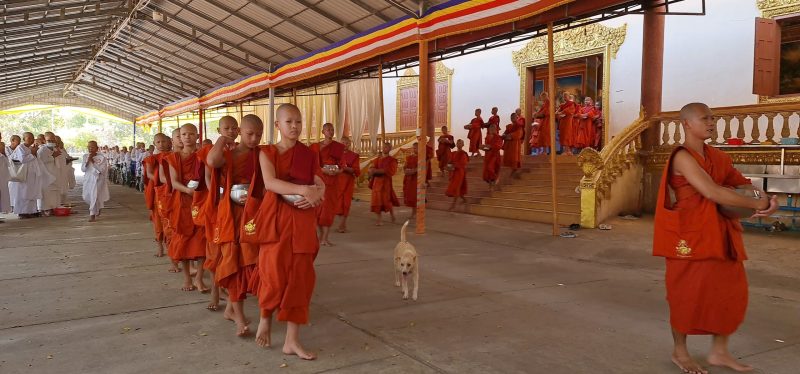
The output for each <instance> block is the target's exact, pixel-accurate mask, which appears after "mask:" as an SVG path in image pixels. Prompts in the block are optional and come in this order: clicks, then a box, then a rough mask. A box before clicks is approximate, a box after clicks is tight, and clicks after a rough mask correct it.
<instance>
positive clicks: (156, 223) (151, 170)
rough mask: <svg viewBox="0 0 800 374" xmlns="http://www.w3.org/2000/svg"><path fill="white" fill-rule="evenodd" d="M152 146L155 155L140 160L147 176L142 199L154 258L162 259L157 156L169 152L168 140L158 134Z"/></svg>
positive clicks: (162, 228)
mask: <svg viewBox="0 0 800 374" xmlns="http://www.w3.org/2000/svg"><path fill="white" fill-rule="evenodd" d="M153 144H154V145H155V147H156V151H157V153H155V154H153V155H150V156H147V157H145V158H144V159H143V160H142V164H144V171H145V176H147V184H146V185H145V187H144V197H145V204H146V205H147V209H148V210H149V211H150V221H152V222H153V231H154V232H155V241H156V243H158V251H157V252H156V257H163V256H164V245H165V244H167V235H166V233H165V232H164V231H165V230H164V222H162V220H161V215H160V214H159V213H158V206H157V203H156V186H158V185H160V184H161V183H160V181H159V178H158V163H159V159H160V158H161V157H160V156H159V155H160V154H165V153H166V152H169V149H170V139H169V137H167V136H166V135H164V134H162V133H158V134H156V136H155V137H154V138H153Z"/></svg>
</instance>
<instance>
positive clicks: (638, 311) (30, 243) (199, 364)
mask: <svg viewBox="0 0 800 374" xmlns="http://www.w3.org/2000/svg"><path fill="white" fill-rule="evenodd" d="M79 191H80V189H76V190H74V191H73V196H72V199H73V200H75V201H79V197H78V193H79ZM111 194H112V201H111V202H110V203H109V204H108V206H109V208H108V209H106V210H105V211H104V212H103V214H102V215H101V216H100V220H99V221H98V222H97V223H94V224H89V223H87V222H86V216H85V214H86V207H85V206H81V205H79V206H78V208H79V212H78V213H77V214H76V215H73V216H72V217H69V218H59V217H51V218H40V219H36V220H22V221H19V220H9V221H6V222H5V223H3V224H0V307H2V313H0V372H2V373H23V372H24V373H52V372H60V373H147V372H165V373H189V372H195V373H240V372H242V373H244V372H259V373H265V372H266V373H275V372H287V373H319V372H338V373H570V374H574V373H654V374H658V373H676V372H678V371H677V369H676V368H675V367H674V366H673V365H672V363H671V362H670V361H669V353H670V350H671V346H672V342H671V337H670V335H669V330H668V323H667V320H668V315H667V305H666V301H665V300H664V284H663V281H662V278H663V274H664V273H663V260H662V259H660V258H653V257H651V256H650V254H649V251H650V250H649V248H650V245H651V238H652V221H651V220H649V219H647V218H645V219H643V220H641V221H623V220H618V221H615V222H612V224H613V225H614V228H613V230H612V231H597V230H582V231H579V232H578V233H579V235H580V236H579V237H578V238H576V239H561V238H557V237H552V236H551V235H550V231H551V230H550V227H549V225H543V224H532V223H528V222H520V221H510V220H501V219H493V218H486V217H478V216H468V215H460V214H449V213H444V212H438V211H435V212H430V213H429V216H428V218H429V219H428V222H429V227H428V231H427V234H426V235H424V236H417V235H414V234H410V238H411V241H412V242H413V243H414V244H415V245H416V246H417V249H418V250H419V251H420V253H421V256H422V262H421V266H422V272H421V275H422V276H421V288H420V299H419V301H417V302H410V301H409V302H404V301H402V300H401V298H400V294H399V293H398V291H397V289H396V288H394V287H393V286H392V277H393V275H392V266H391V256H392V248H393V247H394V245H395V243H396V241H397V239H398V235H399V228H400V226H399V225H386V226H383V227H380V228H375V227H374V226H372V217H371V216H368V215H367V213H366V212H367V210H368V208H367V206H366V205H364V203H356V204H355V205H354V209H353V211H354V213H353V214H354V215H353V216H352V223H351V228H352V230H353V232H352V233H349V234H335V236H334V237H332V240H333V241H334V242H335V243H336V244H337V246H335V247H332V248H323V249H322V251H321V252H320V256H319V258H318V259H317V261H316V270H317V273H318V281H317V288H316V291H315V295H314V297H313V299H312V310H311V312H312V321H313V324H312V325H311V326H309V327H308V328H306V329H304V331H303V334H304V340H305V341H306V342H307V346H308V347H309V348H310V349H313V350H315V351H317V352H319V354H320V357H319V359H318V360H316V361H313V362H301V361H300V360H298V359H296V358H293V357H286V356H284V355H282V354H281V353H280V350H279V348H278V349H276V348H273V349H272V350H270V351H264V350H261V349H259V348H257V347H256V345H255V344H254V343H253V341H252V337H251V338H247V339H240V338H237V337H235V336H234V326H233V324H232V323H230V322H228V321H225V320H223V319H222V314H221V313H222V312H221V311H220V312H209V311H207V310H206V309H205V304H206V302H207V295H201V294H199V293H196V292H190V293H186V292H181V291H179V287H180V278H179V275H175V274H170V273H168V272H167V261H168V260H167V259H166V257H164V258H155V257H153V256H152V254H153V252H154V249H153V245H152V241H151V238H152V235H151V232H150V230H151V226H150V224H149V222H148V221H147V218H146V216H147V212H146V211H145V210H144V206H143V204H142V195H141V194H139V193H136V192H134V191H132V190H129V189H126V188H123V187H120V186H115V185H112V186H111ZM407 214H408V212H407V211H402V210H401V213H400V216H401V217H402V216H405V215H407ZM44 227H47V228H48V229H49V230H48V231H45V230H43V228H44ZM472 227H480V228H481V230H480V231H478V230H470V229H467V228H472ZM409 231H412V230H409ZM745 241H746V243H747V244H748V248H749V249H750V253H749V254H750V258H751V259H750V261H748V262H747V263H746V266H747V267H748V272H749V277H750V285H751V286H750V306H749V310H748V314H747V318H746V320H745V323H744V324H743V326H742V328H741V329H740V331H739V332H738V333H737V334H736V335H735V336H734V339H733V341H732V345H731V349H732V351H733V353H734V354H735V355H737V356H739V357H742V358H743V360H744V361H745V362H749V363H751V364H753V365H754V366H755V367H756V368H758V369H759V370H760V372H762V373H772V374H790V373H796V372H797V367H798V364H800V361H798V357H800V320H798V318H797V316H798V311H800V290H798V288H797V285H798V284H800V253H799V252H798V251H797V242H798V237H797V235H796V234H794V235H793V234H789V233H780V234H767V233H762V232H749V233H748V234H747V235H746V236H745ZM755 243H758V245H757V246H756V245H755ZM247 307H248V310H247V312H248V316H249V317H250V318H257V310H256V308H255V301H254V300H252V299H251V300H250V301H248V303H247ZM284 328H285V327H284V325H283V324H277V325H276V331H275V332H274V333H273V346H277V347H280V345H281V344H282V339H283V335H284V332H283V329H284ZM690 344H691V346H692V348H693V353H694V354H695V355H696V356H697V357H703V356H702V355H703V354H705V351H704V350H705V349H707V347H708V346H709V344H710V343H708V338H704V337H693V338H690ZM284 364H286V365H287V366H285V367H284V366H282V365H284ZM282 367H283V369H281V368H282ZM279 370H283V371H279ZM712 372H713V373H727V372H729V371H726V370H722V369H715V370H713V371H712Z"/></svg>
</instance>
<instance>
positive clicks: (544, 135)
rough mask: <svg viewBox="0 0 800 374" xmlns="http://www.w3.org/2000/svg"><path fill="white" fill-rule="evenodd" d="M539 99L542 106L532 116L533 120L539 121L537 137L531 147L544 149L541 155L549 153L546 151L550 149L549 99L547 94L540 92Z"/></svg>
mask: <svg viewBox="0 0 800 374" xmlns="http://www.w3.org/2000/svg"><path fill="white" fill-rule="evenodd" d="M539 97H540V98H541V101H542V106H541V107H540V108H539V110H538V111H537V112H536V114H534V115H533V118H536V119H538V121H539V137H538V141H537V142H535V143H532V144H531V145H532V146H534V147H540V148H544V149H542V151H543V152H542V153H550V150H549V149H548V148H549V147H550V99H549V97H548V94H547V92H542V93H541V95H539ZM531 136H533V135H531Z"/></svg>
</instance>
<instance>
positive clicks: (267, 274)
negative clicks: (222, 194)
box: [243, 104, 325, 360]
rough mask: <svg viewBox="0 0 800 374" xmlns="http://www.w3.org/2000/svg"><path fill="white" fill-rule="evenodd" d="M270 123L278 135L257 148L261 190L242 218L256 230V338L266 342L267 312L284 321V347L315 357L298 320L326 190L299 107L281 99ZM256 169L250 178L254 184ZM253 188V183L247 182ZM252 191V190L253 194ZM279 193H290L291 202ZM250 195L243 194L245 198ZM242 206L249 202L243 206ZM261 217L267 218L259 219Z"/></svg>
mask: <svg viewBox="0 0 800 374" xmlns="http://www.w3.org/2000/svg"><path fill="white" fill-rule="evenodd" d="M275 117H276V122H275V125H276V126H277V127H278V131H279V132H280V134H281V141H280V142H278V144H275V145H269V146H266V147H263V148H262V149H261V152H260V153H259V166H260V175H261V177H262V181H261V183H263V189H264V190H266V192H265V193H264V196H263V200H262V202H261V204H260V205H259V208H258V210H257V213H256V215H255V218H254V219H253V221H252V222H251V221H247V222H246V223H245V225H244V227H243V233H245V234H248V233H252V235H256V236H258V240H259V241H260V242H261V243H262V244H261V245H260V248H259V258H258V272H259V278H260V286H259V289H258V300H259V306H260V308H261V320H260V321H259V324H258V331H257V333H256V343H257V344H258V345H259V346H261V347H268V346H269V345H270V343H271V337H270V330H271V327H272V325H271V324H272V315H273V314H274V313H275V312H276V311H277V314H278V320H279V321H286V322H287V328H286V339H285V340H284V343H283V353H284V354H287V355H297V356H298V357H300V358H302V359H304V360H313V359H315V358H316V355H314V353H312V352H309V351H307V350H306V349H305V348H304V347H303V346H302V345H301V344H300V325H303V324H307V323H308V314H309V311H308V308H309V305H310V304H311V295H312V294H313V292H314V284H315V283H316V274H315V272H314V259H315V258H316V257H317V253H318V252H319V241H318V239H317V232H316V223H317V214H316V211H315V209H314V207H316V206H319V204H320V203H321V202H322V199H323V197H324V196H325V183H324V182H323V181H322V178H320V176H319V173H320V171H319V158H318V157H317V155H316V154H315V153H314V152H313V151H312V150H311V149H310V148H308V147H306V146H305V145H304V144H303V143H301V142H299V141H297V139H298V137H299V136H300V134H301V133H302V130H303V119H302V115H301V114H300V110H299V109H298V108H297V107H296V106H294V105H292V104H282V105H281V106H279V107H278V109H277V111H276V115H275ZM258 179H259V178H258V175H257V176H256V178H255V179H254V180H253V183H255V184H257V183H259V181H258ZM251 187H252V189H253V191H256V190H257V188H256V186H251ZM255 195H256V193H254V195H253V196H255ZM280 195H286V196H290V195H291V196H294V197H297V199H293V200H291V201H293V202H290V201H289V200H285V199H283V198H282V197H280ZM252 201H254V199H253V197H251V196H248V202H252ZM245 211H249V207H248V206H245ZM262 223H266V224H264V225H262Z"/></svg>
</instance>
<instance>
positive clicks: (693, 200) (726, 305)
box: [654, 145, 751, 335]
mask: <svg viewBox="0 0 800 374" xmlns="http://www.w3.org/2000/svg"><path fill="white" fill-rule="evenodd" d="M678 149H686V150H688V151H689V153H690V154H691V155H692V156H693V157H694V158H695V160H696V161H697V162H698V164H699V165H700V167H702V168H703V169H704V170H705V171H706V172H707V173H708V174H709V175H710V176H711V179H713V180H714V182H715V183H717V184H718V185H721V186H726V187H736V186H741V185H749V184H750V183H751V182H750V180H749V179H747V178H745V177H743V176H742V174H741V173H739V171H737V170H736V169H735V168H734V167H733V163H732V162H731V158H730V156H728V155H727V154H725V153H724V152H722V151H719V150H717V149H716V148H713V147H709V146H708V145H705V146H703V149H704V154H705V158H703V157H702V156H700V155H698V154H697V153H695V152H694V151H692V150H689V149H687V148H682V147H681V148H678ZM676 151H677V150H676ZM674 152H675V151H673V155H674ZM671 160H672V157H670V162H671ZM669 166H670V163H667V165H666V169H665V170H667V173H669V170H670V169H669ZM664 178H669V179H668V181H669V185H670V187H672V189H673V191H674V192H675V197H676V202H675V204H674V205H673V207H672V210H675V211H677V212H679V217H680V219H679V220H678V221H679V222H676V223H677V225H679V226H681V227H682V228H693V229H696V230H685V229H682V230H680V231H681V232H682V235H683V236H681V239H686V241H687V245H688V247H689V248H691V247H692V246H694V245H693V244H692V243H697V242H703V243H706V247H707V248H703V249H705V250H708V251H710V252H712V253H717V254H718V255H719V257H720V258H719V259H716V258H714V259H697V260H695V259H691V258H686V259H684V258H666V282H665V283H666V288H667V301H668V302H669V309H670V324H671V325H672V327H673V328H674V329H675V330H677V331H680V332H682V333H684V334H693V335H698V334H715V335H730V334H732V333H733V332H734V331H736V329H737V328H738V327H739V325H740V324H741V323H742V321H743V320H744V315H745V311H746V309H747V298H748V295H747V276H746V274H745V270H744V264H743V261H744V260H746V259H747V255H746V253H745V250H744V243H743V241H742V226H741V223H739V221H738V219H732V218H727V217H725V216H723V215H721V214H719V212H718V210H717V206H716V204H715V203H713V201H710V200H708V199H706V198H705V197H703V195H702V194H700V193H699V192H698V191H697V190H695V188H694V187H692V186H691V185H690V184H689V182H688V181H687V180H686V178H685V177H683V176H676V175H672V173H669V175H667V174H666V173H665V175H664ZM665 187H666V185H662V188H661V190H662V191H660V192H659V193H660V195H659V196H665V195H663V193H666V192H667V191H663V190H664V189H665ZM666 196H668V195H666ZM666 209H667V207H665V206H664V204H662V203H659V204H658V206H657V207H656V215H657V216H659V215H663V214H664V211H665V210H666ZM684 221H685V222H684ZM681 223H683V225H681ZM712 224H713V225H712ZM669 226H675V225H674V224H662V225H656V227H655V235H656V236H657V237H661V238H664V237H665V236H664V235H666V234H665V232H668V231H675V230H677V229H678V227H669ZM712 226H713V227H714V229H707V227H712ZM698 237H701V238H699V239H698ZM660 241H663V240H659V242H660ZM657 244H658V243H657V242H656V241H655V240H654V251H655V247H656V245H657ZM664 245H668V249H669V250H671V251H675V250H676V249H675V248H677V247H680V244H678V243H665V244H664ZM695 247H696V246H695ZM689 252H690V254H691V253H692V252H699V248H694V249H693V250H690V251H689Z"/></svg>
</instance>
